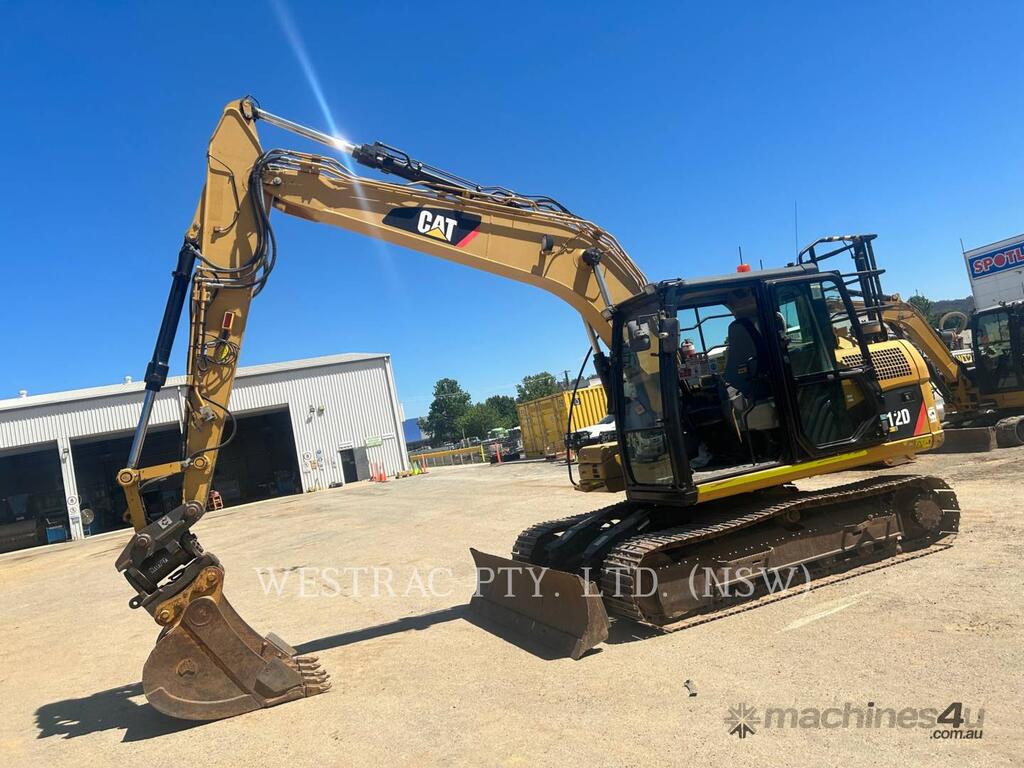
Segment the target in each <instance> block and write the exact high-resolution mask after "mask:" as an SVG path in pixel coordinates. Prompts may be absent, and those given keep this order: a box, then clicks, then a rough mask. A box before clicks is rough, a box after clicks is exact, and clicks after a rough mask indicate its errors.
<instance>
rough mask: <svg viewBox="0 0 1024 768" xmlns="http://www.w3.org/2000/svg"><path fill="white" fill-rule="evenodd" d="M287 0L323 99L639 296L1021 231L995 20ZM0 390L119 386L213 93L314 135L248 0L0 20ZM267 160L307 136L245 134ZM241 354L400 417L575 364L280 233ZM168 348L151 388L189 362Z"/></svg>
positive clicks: (917, 265)
mask: <svg viewBox="0 0 1024 768" xmlns="http://www.w3.org/2000/svg"><path fill="white" fill-rule="evenodd" d="M829 5H831V6H832V7H825V6H826V4H824V3H810V2H808V3H756V4H755V3H753V2H750V3H667V4H664V5H656V4H648V3H643V4H630V5H626V4H623V3H618V2H561V3H529V2H518V3H514V4H508V3H500V4H485V3H457V2H448V3H442V4H430V3H423V2H418V3H401V2H390V3H387V4H384V5H381V4H379V3H372V4H371V3H343V2H337V3H324V4H317V3H297V2H293V3H292V4H291V5H289V6H288V7H287V12H288V13H290V15H291V17H292V18H293V20H294V26H295V29H296V30H297V32H298V35H299V36H300V37H301V39H302V41H303V43H304V47H305V50H306V52H307V55H308V60H309V62H310V64H311V66H312V67H313V68H314V70H315V72H316V74H317V75H318V78H319V81H320V85H321V89H322V95H323V101H324V103H325V104H326V105H327V107H328V108H329V109H330V111H331V112H332V114H333V117H334V120H335V122H336V123H337V128H338V130H339V131H340V132H342V133H343V134H344V135H346V136H348V137H350V138H352V139H353V140H355V141H373V140H377V139H379V140H383V141H386V142H388V143H390V144H393V145H397V146H400V147H402V148H403V149H406V150H408V151H409V152H410V153H411V154H413V156H414V157H417V158H418V159H421V160H424V161H427V162H430V163H432V164H435V165H440V166H442V167H445V168H448V169H450V170H452V171H454V172H457V173H459V174H460V175H464V176H467V177H470V178H473V179H475V180H478V181H480V182H484V183H493V184H501V185H504V186H508V187H511V188H514V189H517V190H519V191H522V192H525V193H545V194H549V195H552V196H554V197H557V198H558V199H560V200H561V201H563V202H564V203H565V204H566V205H568V206H569V207H570V208H572V209H573V210H574V211H576V212H578V213H580V214H581V215H585V216H586V217H588V218H590V219H592V220H594V221H597V222H599V223H600V224H601V225H602V226H604V227H606V228H607V229H609V230H610V231H612V232H613V233H615V234H616V235H617V236H618V238H619V240H620V241H621V242H622V243H623V245H624V247H625V248H626V249H627V250H628V251H629V252H630V254H631V255H632V257H633V258H634V260H635V261H636V262H637V263H638V264H639V265H640V266H641V267H642V268H643V269H644V271H645V272H646V273H647V275H648V277H651V278H655V279H659V278H667V277H678V276H696V275H706V274H716V273H722V272H728V271H731V270H732V269H733V268H734V265H735V262H736V248H737V246H738V245H741V246H742V247H743V252H744V255H745V256H746V258H747V261H750V262H751V263H753V264H754V265H755V267H756V265H757V264H758V261H759V260H763V262H764V264H765V266H771V265H779V264H782V263H785V262H786V261H787V260H789V259H791V258H792V257H793V254H794V250H795V249H794V217H793V208H794V202H796V203H797V206H798V210H799V231H798V233H797V237H798V238H799V242H800V244H801V245H802V244H805V243H806V242H807V241H810V240H811V239H813V238H814V237H816V236H818V235H822V234H831V233H837V232H851V231H855V232H861V231H873V232H877V233H879V236H880V237H879V240H878V242H877V253H878V256H879V259H880V260H881V261H882V262H883V263H884V266H886V267H887V268H888V270H889V273H888V274H887V275H886V276H885V278H884V281H885V284H886V286H887V287H888V288H889V289H890V290H895V291H899V292H901V293H903V294H905V295H906V294H910V293H912V292H914V291H915V290H920V291H922V292H924V293H925V294H927V295H930V296H932V297H934V298H949V297H957V296H963V295H966V294H967V293H968V292H969V286H968V283H967V278H966V274H965V270H964V267H963V262H962V258H961V255H960V245H959V243H960V239H961V238H962V239H963V241H964V243H965V244H966V246H967V247H968V248H970V247H972V246H976V245H980V244H984V243H988V242H992V241H994V240H997V239H1000V238H1003V237H1008V236H1010V235H1014V234H1016V233H1018V232H1020V231H1022V230H1024V220H1022V218H1024V217H1022V215H1021V214H1022V206H1021V204H1022V202H1024V195H1022V192H1021V184H1020V174H1021V167H1022V166H1021V161H1022V159H1024V158H1022V150H1024V131H1022V130H1021V126H1022V124H1024V119H1022V118H1024V103H1022V100H1021V98H1020V95H1021V93H1024V66H1022V64H1021V59H1020V39H1021V33H1022V31H1024V6H1022V5H1021V4H1019V3H1010V2H1007V3H948V4H939V3H934V4H925V3H901V4H896V3H832V4H829ZM0 27H2V28H3V29H4V30H5V32H4V45H3V47H2V48H0V64H2V66H3V72H4V74H3V81H4V87H3V115H2V119H0V142H2V145H3V146H4V148H5V163H4V165H5V167H6V169H7V170H6V173H5V176H6V183H4V184H3V192H2V193H0V194H3V197H4V200H3V205H2V206H0V224H2V228H3V233H4V243H3V251H4V252H3V256H2V257H0V285H3V287H4V291H3V301H2V302H0V325H2V327H3V328H4V329H6V333H5V334H4V336H3V342H2V345H0V350H2V352H3V360H4V364H3V365H2V366H0V397H8V396H14V395H15V394H16V393H17V390H18V389H21V388H25V389H28V390H29V391H31V392H33V393H38V392H47V391H55V390H60V389H67V388H74V387H83V386H92V385H101V384H109V383H114V382H117V381H120V379H121V377H122V376H124V375H126V374H131V375H133V376H135V377H140V376H141V374H142V372H143V370H144V368H145V364H146V362H147V360H148V358H149V355H150V352H151V350H152V344H153V340H154V338H155V334H156V329H157V325H158V323H159V318H160V314H161V312H162V308H163V303H164V300H165V296H166V291H167V287H168V281H169V279H170V278H169V272H170V270H171V268H172V266H173V263H174V260H175V256H176V253H177V249H178V246H179V243H180V240H181V237H182V234H183V232H184V230H185V228H186V226H187V225H188V223H189V221H190V219H191V216H192V214H193V211H194V208H195V204H196V200H197V199H198V195H199V192H200V186H201V184H202V179H203V164H204V151H205V145H206V142H207V140H208V138H209V134H210V132H211V131H212V129H213V126H214V124H215V122H216V120H217V118H218V115H219V112H220V109H221V107H222V106H223V104H224V103H226V102H227V101H229V100H231V99H234V98H237V97H239V96H242V95H245V94H253V95H254V96H256V97H258V98H259V99H260V101H261V103H262V104H263V105H264V107H266V108H267V109H269V110H270V111H272V112H275V113H277V114H280V115H284V116H287V117H290V118H292V119H294V120H297V121H299V122H303V123H306V124H309V125H312V126H317V127H323V128H326V127H327V117H326V116H325V114H324V112H323V109H322V107H321V105H320V104H319V103H318V99H317V98H316V97H315V94H314V90H313V88H312V87H311V84H310V81H309V78H308V77H307V75H306V73H305V71H304V69H303V67H302V65H301V64H300V59H299V57H298V56H297V55H296V52H295V48H294V45H293V43H292V42H291V41H290V40H289V36H288V35H287V34H286V32H285V29H284V28H283V27H282V23H281V19H280V16H279V14H278V13H276V12H275V8H274V6H273V5H271V4H269V3H261V2H251V3H226V2H221V3H210V2H176V3H164V4H157V3H113V2H111V3H96V4H91V3H85V2H80V3H44V2H32V3H20V2H4V3H2V4H0ZM261 136H262V139H263V143H264V146H266V147H271V146H287V147H293V148H297V149H302V148H309V147H308V146H304V145H303V143H302V141H301V140H298V139H297V138H296V137H292V136H290V135H287V134H282V133H281V132H279V131H276V130H275V129H273V128H271V127H270V126H263V127H262V128H261ZM274 223H275V231H276V233H277V235H278V241H279V245H280V251H279V253H280V259H279V264H278V267H277V269H276V270H275V271H274V274H273V277H272V279H271V281H270V284H269V286H268V288H267V290H266V291H264V293H263V294H261V295H260V297H259V298H258V299H257V301H256V302H255V304H254V307H253V313H252V316H251V319H250V322H249V332H248V334H247V337H246V343H245V347H244V349H243V351H242V363H243V364H257V363H263V362H270V361H277V360H286V359H290V358H298V357H308V356H315V355H324V354H332V353H337V352H347V351H381V350H382V351H388V352H391V353H392V354H393V356H394V365H395V371H396V376H397V380H398V388H399V395H400V397H401V399H402V401H403V403H404V405H405V409H406V413H407V415H408V416H414V415H420V414H423V413H425V412H426V409H427V406H428V404H429V400H430V392H431V388H432V386H433V382H434V381H435V380H436V379H438V378H439V377H442V376H452V377H455V378H457V379H458V380H459V381H460V382H461V383H462V384H463V385H464V386H465V387H466V388H467V389H468V390H469V391H470V392H471V394H472V395H473V396H474V398H477V399H483V398H484V397H487V396H488V395H491V394H496V393H512V392H513V384H514V383H515V382H516V381H518V380H519V379H521V378H522V376H524V375H525V374H529V373H533V372H535V371H538V370H541V369H549V370H551V371H556V372H560V371H561V370H562V369H564V368H576V367H577V366H578V365H579V362H580V360H581V359H582V356H583V354H584V352H585V350H586V340H585V337H584V335H583V332H582V328H581V325H580V322H579V319H578V318H577V316H576V315H575V313H574V312H573V311H572V310H571V309H569V308H568V307H567V306H565V305H563V304H561V303H560V302H559V301H558V300H557V299H555V298H553V297H550V296H548V295H547V294H545V293H543V292H541V291H538V290H537V289H533V288H529V287H526V286H522V285H519V284H515V283H511V282H506V281H503V280H501V279H499V278H496V277H492V276H489V275H485V274H478V273H475V272H473V271H471V270H468V269H466V268H464V267H459V266H456V265H452V264H448V263H446V262H442V261H439V260H434V259H431V258H429V257H426V256H423V255H420V254H417V253H412V252H408V251H404V250H401V249H397V248H392V247H386V246H382V245H381V244H379V243H376V242H374V241H372V240H368V239H366V238H362V237H360V236H357V235H353V234H349V233H346V232H342V231H339V230H334V229H329V228H326V227H322V226H317V225H313V224H309V223H307V222H301V221H296V220H288V219H287V217H285V216H282V215H277V216H275V218H274ZM180 340H181V337H179V344H178V346H177V347H176V354H175V358H174V361H175V368H174V372H180V371H181V370H182V369H183V367H184V359H183V354H184V353H183V346H182V345H181V344H180Z"/></svg>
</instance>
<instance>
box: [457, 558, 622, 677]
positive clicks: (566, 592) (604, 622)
mask: <svg viewBox="0 0 1024 768" xmlns="http://www.w3.org/2000/svg"><path fill="white" fill-rule="evenodd" d="M469 551H470V552H471V553H472V555H473V562H474V563H475V564H476V574H477V589H476V592H475V593H474V594H473V598H472V599H471V600H470V604H469V605H470V610H472V611H473V612H474V613H475V614H476V615H477V616H479V617H481V618H483V619H484V620H485V622H488V623H491V624H495V625H498V626H500V627H502V628H504V629H507V630H509V632H510V633H512V634H515V635H519V636H521V637H523V638H524V639H525V640H527V641H532V642H536V643H537V644H539V645H541V646H543V647H545V648H547V649H550V650H552V651H554V652H555V653H557V654H559V655H561V656H569V657H571V658H573V659H578V658H580V657H581V656H582V655H583V654H584V653H586V652H587V651H589V650H590V649H591V648H593V647H594V646H596V645H598V644H599V643H602V642H604V641H605V640H607V639H608V613H607V612H606V611H605V607H604V602H603V601H602V600H601V595H600V594H599V593H598V591H597V587H596V586H595V585H594V584H592V583H591V582H589V581H587V580H586V579H584V578H583V577H581V576H578V575H576V574H575V573H566V572H565V571H556V570H554V569H552V568H545V567H543V566H539V565H530V564H529V563H521V562H519V561H517V560H509V559H507V558H504V557H496V556H494V555H488V554H487V553H485V552H478V551H477V550H475V549H472V548H471V549H470V550H469Z"/></svg>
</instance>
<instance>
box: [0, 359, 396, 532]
mask: <svg viewBox="0 0 1024 768" xmlns="http://www.w3.org/2000/svg"><path fill="white" fill-rule="evenodd" d="M143 388H144V385H143V384H142V383H141V382H131V381H130V380H126V382H125V383H124V384H118V385H113V386H106V387H92V388H89V389H80V390H74V391H70V392H57V393H53V394H45V395H32V396H28V395H27V394H25V393H22V396H21V397H17V398H13V399H9V400H0V552H3V551H8V550H12V549H20V548H22V547H28V546H34V545H36V544H43V543H47V542H55V541H64V540H66V539H81V538H83V537H85V536H88V535H91V534H95V533H101V532H103V531H108V530H113V529H114V528H119V527H123V526H124V525H125V524H124V522H123V519H122V516H123V514H124V511H125V508H126V504H125V501H124V495H123V493H122V492H121V488H120V486H118V485H117V483H116V480H115V478H116V473H117V471H118V469H120V468H122V467H123V466H124V463H125V461H126V460H127V457H128V449H129V445H130V443H131V437H132V434H133V432H134V429H135V426H136V423H137V422H138V418H139V411H140V408H141V404H142V391H143ZM184 388H185V378H184V377H183V376H179V377H172V378H170V379H168V382H167V385H166V386H165V387H164V389H163V390H161V392H160V393H159V394H158V396H157V399H156V403H155V405H154V408H153V415H152V418H151V421H150V429H149V434H148V437H147V438H146V443H145V447H144V449H143V454H142V465H143V466H148V465H152V464H159V463H163V462H167V461H173V460H175V459H178V458H180V455H181V439H182V434H181V432H182V418H183V403H184ZM229 406H230V409H231V412H232V413H233V414H234V415H235V417H236V424H237V433H236V434H235V437H234V438H233V439H232V440H231V441H230V443H228V444H227V445H225V446H224V447H223V448H222V449H221V450H220V451H219V455H218V459H217V468H216V472H215V474H214V481H213V488H214V490H215V491H217V493H218V494H219V495H220V497H221V499H222V500H223V502H224V503H225V505H228V506H230V505H232V504H241V503H246V502H250V501H258V500H261V499H266V498H270V497H273V496H283V495H288V494H294V493H302V492H309V491H315V490H320V489H323V488H328V487H336V486H339V485H344V484H346V483H351V482H355V481H358V480H366V479H369V478H370V477H371V474H373V473H375V472H381V471H382V472H384V473H386V474H388V475H389V476H393V475H395V474H396V473H397V472H400V471H402V470H407V469H409V459H408V456H407V454H406V446H405V437H404V435H403V432H402V420H403V417H402V411H401V406H400V404H399V402H398V396H397V393H396V389H395V379H394V374H393V371H392V368H391V358H390V356H389V355H387V354H372V353H353V354H342V355H331V356H328V357H317V358H311V359H307V360H293V361H290V362H284V363H273V364H269V365H255V366H249V367H244V368H239V369H238V372H237V377H236V380H235V386H234V389H233V391H232V393H231V402H230V404H229ZM228 430H230V426H229V427H228ZM228 430H226V432H227V431H228ZM180 488H181V486H180V480H179V481H177V482H174V481H171V482H165V483H162V484H158V485H157V487H155V488H153V489H152V490H147V492H146V494H145V499H146V504H147V508H148V509H150V510H151V511H152V512H154V513H159V512H161V511H166V510H168V509H170V508H172V507H174V506H177V504H179V503H180V493H181V490H180Z"/></svg>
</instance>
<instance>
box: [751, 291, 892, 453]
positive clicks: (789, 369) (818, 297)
mask: <svg viewBox="0 0 1024 768" xmlns="http://www.w3.org/2000/svg"><path fill="white" fill-rule="evenodd" d="M768 293H769V296H770V301H769V304H770V309H771V312H772V313H773V315H774V317H772V318H770V319H768V323H767V324H768V325H770V324H771V322H772V321H773V322H774V326H775V327H774V331H775V332H774V334H769V335H771V336H772V342H771V343H772V346H774V347H775V348H776V351H777V359H778V361H779V362H780V364H781V370H782V379H783V386H784V388H785V389H786V390H787V396H786V398H785V399H786V401H787V403H788V405H789V411H790V414H791V417H792V422H793V428H794V429H793V433H794V436H795V438H796V442H797V444H798V445H799V447H800V448H802V449H803V451H804V452H805V453H806V454H808V455H810V456H829V455H833V454H838V453H845V452H847V451H849V450H851V449H854V448H859V447H865V446H868V445H876V444H878V443H881V442H882V441H883V440H884V439H885V432H884V430H883V428H882V424H881V419H880V415H881V413H882V411H883V410H884V401H883V398H882V393H881V388H880V387H879V385H878V379H877V378H876V376H875V372H874V368H873V367H872V365H871V358H870V356H869V355H868V350H867V345H866V344H865V343H864V339H863V337H862V335H861V331H860V324H859V322H858V320H857V316H856V314H855V312H854V308H853V305H852V303H851V302H850V297H849V295H848V294H847V292H846V288H845V286H843V285H842V284H841V282H840V281H839V279H838V278H837V277H836V276H832V275H812V276H807V277H795V278H785V279H781V280H772V281H769V282H768ZM854 350H856V351H859V353H860V354H859V356H857V355H851V354H850V353H851V352H852V351H854ZM844 353H845V354H844ZM841 356H842V357H845V358H846V359H847V360H850V359H851V358H853V359H854V360H856V361H857V362H856V363H855V364H852V365H851V364H848V363H843V362H842V359H841Z"/></svg>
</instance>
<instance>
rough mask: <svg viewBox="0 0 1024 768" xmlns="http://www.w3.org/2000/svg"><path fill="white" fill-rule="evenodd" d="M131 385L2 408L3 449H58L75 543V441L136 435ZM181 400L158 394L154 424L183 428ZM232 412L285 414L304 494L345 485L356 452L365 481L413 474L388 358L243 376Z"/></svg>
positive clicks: (136, 394)
mask: <svg viewBox="0 0 1024 768" xmlns="http://www.w3.org/2000/svg"><path fill="white" fill-rule="evenodd" d="M128 387H130V391H127V392H124V393H116V392H115V393H104V394H103V395H102V396H100V397H95V398H88V399H78V400H72V401H69V402H63V403H62V402H56V403H47V404H41V405H32V404H30V403H26V406H25V407H24V408H20V407H15V408H11V409H5V410H0V451H8V450H12V449H20V448H27V447H29V446H33V445H42V444H47V443H48V444H50V445H53V444H54V443H56V448H57V450H58V451H60V452H61V454H62V465H61V469H62V474H63V478H64V490H65V493H66V494H67V502H68V520H69V523H70V526H71V531H72V535H73V536H74V537H75V538H81V537H82V528H81V521H80V515H79V510H78V490H77V487H76V484H75V473H74V456H73V451H72V450H71V440H72V439H75V438H81V437H92V436H101V435H113V434H117V433H127V432H131V431H132V430H134V429H135V425H136V424H137V422H138V419H139V411H140V409H141V402H142V394H141V392H140V391H139V385H138V384H135V385H126V388H128ZM181 398H182V392H179V388H178V387H168V388H166V389H164V390H163V391H161V392H160V393H159V394H158V395H157V400H156V404H155V405H154V408H153V416H152V420H151V421H150V424H151V425H152V426H159V425H167V424H180V420H181ZM230 407H231V410H232V411H233V412H234V413H236V414H239V415H241V414H245V413H246V412H255V411H266V410H277V409H280V408H287V409H288V411H289V413H290V415H291V422H292V430H293V432H294V434H295V452H296V456H297V458H298V464H299V469H300V471H301V475H302V487H303V490H304V491H310V490H317V489H321V488H327V487H328V486H330V485H331V484H332V483H343V482H344V475H343V471H342V464H341V459H340V455H339V451H341V450H346V449H351V450H352V451H353V452H354V454H355V458H356V464H357V467H358V470H359V478H360V479H364V478H367V477H369V476H370V466H371V465H378V466H380V467H381V468H382V469H383V470H384V471H385V472H387V474H389V475H394V474H395V473H396V472H399V471H401V470H406V469H409V460H408V456H407V455H406V448H405V436H404V434H403V432H402V418H403V415H402V413H401V410H400V406H399V403H398V397H397V394H396V391H395V382H394V375H393V373H392V369H391V358H390V357H377V358H371V359H366V360H357V361H347V362H343V363H331V364H327V365H323V366H316V367H306V368H299V369H292V370H288V369H287V368H285V369H284V370H281V371H274V372H270V373H259V374H254V375H251V376H240V377H239V378H238V379H237V380H236V382H235V388H234V390H233V391H232V393H231V403H230ZM125 458H127V457H125Z"/></svg>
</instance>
